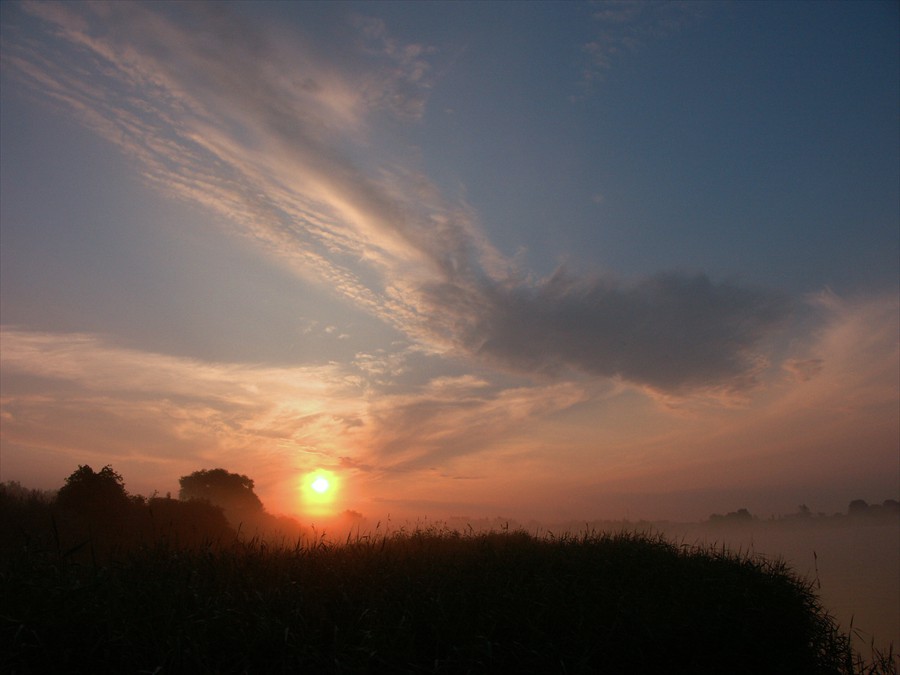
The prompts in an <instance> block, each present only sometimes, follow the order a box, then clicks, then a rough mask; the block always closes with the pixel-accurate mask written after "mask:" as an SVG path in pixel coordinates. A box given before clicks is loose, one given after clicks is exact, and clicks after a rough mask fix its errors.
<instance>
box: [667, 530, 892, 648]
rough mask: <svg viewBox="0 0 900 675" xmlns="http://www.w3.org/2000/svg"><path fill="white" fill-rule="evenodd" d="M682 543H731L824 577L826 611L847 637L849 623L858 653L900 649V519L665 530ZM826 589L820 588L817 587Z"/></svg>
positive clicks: (811, 576)
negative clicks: (870, 646)
mask: <svg viewBox="0 0 900 675" xmlns="http://www.w3.org/2000/svg"><path fill="white" fill-rule="evenodd" d="M662 529H663V531H664V532H665V533H666V534H667V535H668V536H669V537H670V538H671V539H673V540H674V541H680V542H682V543H684V544H697V545H709V544H714V545H718V546H722V545H725V546H726V547H727V548H728V549H730V550H731V551H735V552H738V551H740V552H750V553H753V554H757V555H763V556H765V557H766V558H770V559H779V558H780V559H783V560H785V562H787V563H788V564H789V565H790V567H791V568H792V569H793V570H794V572H796V573H797V574H798V575H799V576H801V577H805V578H807V579H812V580H814V579H818V583H817V593H818V594H819V598H820V599H821V601H822V604H823V606H824V607H825V608H826V609H827V610H828V612H829V613H830V614H831V615H832V616H834V617H835V618H836V619H837V621H838V623H839V624H840V626H841V629H842V630H843V631H845V632H849V631H850V627H851V621H852V627H853V634H854V639H855V644H856V647H857V649H859V650H860V651H862V652H863V653H864V654H866V655H867V654H868V649H869V645H870V643H872V641H873V640H874V645H875V647H876V648H878V649H882V650H883V649H885V648H886V647H887V646H888V645H889V644H891V643H893V645H894V651H895V652H896V651H897V648H898V647H900V521H898V519H896V518H890V519H887V520H873V521H867V519H859V520H858V521H857V522H851V521H849V519H844V520H842V521H839V522H835V523H829V522H805V523H804V522H802V521H801V522H797V523H784V522H765V521H763V522H756V523H753V524H747V525H741V526H731V525H727V526H724V527H719V526H716V527H713V526H707V525H702V526H701V525H698V526H689V525H685V526H682V527H677V526H673V527H671V528H669V527H663V528H662ZM819 584H820V586H819Z"/></svg>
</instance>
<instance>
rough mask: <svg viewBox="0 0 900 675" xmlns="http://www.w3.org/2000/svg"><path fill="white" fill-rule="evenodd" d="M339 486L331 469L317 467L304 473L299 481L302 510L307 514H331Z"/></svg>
mask: <svg viewBox="0 0 900 675" xmlns="http://www.w3.org/2000/svg"><path fill="white" fill-rule="evenodd" d="M339 487H340V481H339V479H338V477H337V475H335V474H334V473H333V472H331V471H327V470H325V469H317V470H316V471H312V472H311V473H308V474H306V475H305V476H303V478H302V480H301V482H300V497H301V499H302V500H303V510H304V511H305V512H306V513H307V514H309V515H316V516H326V515H331V514H332V512H333V511H334V508H335V506H336V503H335V500H336V497H337V494H338V492H339V491H340V490H339Z"/></svg>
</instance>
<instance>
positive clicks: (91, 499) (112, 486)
mask: <svg viewBox="0 0 900 675" xmlns="http://www.w3.org/2000/svg"><path fill="white" fill-rule="evenodd" d="M56 503H57V504H58V505H59V506H60V507H62V508H64V509H69V510H71V511H75V512H78V513H80V514H83V515H87V516H104V515H108V514H111V513H116V512H121V511H122V510H125V509H127V508H129V506H130V504H131V502H130V500H129V499H128V493H127V492H126V491H125V481H124V480H123V479H122V476H121V475H120V474H119V473H118V472H116V471H114V470H113V468H112V467H111V466H109V465H108V464H107V465H106V466H104V467H103V468H102V469H100V471H97V472H94V470H93V469H92V468H91V467H90V466H88V465H87V464H84V465H79V466H78V469H77V470H75V471H74V472H72V474H71V475H70V476H69V477H68V478H66V484H65V485H63V486H62V487H61V488H60V489H59V493H58V494H57V496H56Z"/></svg>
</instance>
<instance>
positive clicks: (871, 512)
mask: <svg viewBox="0 0 900 675" xmlns="http://www.w3.org/2000/svg"><path fill="white" fill-rule="evenodd" d="M898 516H900V501H897V500H896V499H885V500H884V501H883V502H882V503H881V504H869V503H868V502H866V501H865V500H864V499H854V500H853V501H851V502H850V504H849V505H848V506H847V513H846V514H843V513H835V514H834V515H831V516H828V515H826V514H824V513H818V514H815V515H814V514H813V513H812V511H811V510H810V508H809V507H808V506H807V505H806V504H801V505H800V506H799V507H798V508H797V513H792V514H790V515H787V516H782V517H781V518H780V519H779V520H806V519H817V520H838V519H842V518H855V519H859V518H870V519H878V518H896V517H898ZM757 520H759V519H758V518H757V517H756V516H754V515H753V514H751V513H750V512H749V511H748V510H747V509H738V510H737V511H731V512H729V513H726V514H725V515H721V514H718V513H714V514H712V515H711V516H710V517H709V522H710V523H714V524H739V523H752V522H754V521H757Z"/></svg>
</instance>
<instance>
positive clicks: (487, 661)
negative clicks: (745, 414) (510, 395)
mask: <svg viewBox="0 0 900 675" xmlns="http://www.w3.org/2000/svg"><path fill="white" fill-rule="evenodd" d="M0 614H2V617H0V621H2V641H0V654H2V656H0V671H2V672H11V673H49V672H85V673H88V672H90V673H101V672H115V673H129V672H130V673H137V672H153V673H169V672H171V673H218V672H221V673H232V672H234V673H243V672H247V673H278V672H298V673H299V672H310V673H320V672H321V673H329V672H330V673H364V672H391V673H393V672H411V673H432V672H436V673H470V672H471V673H480V672H519V673H524V672H529V673H554V672H558V673H597V672H601V673H602V672H609V673H791V674H797V673H853V672H871V673H877V672H892V668H893V666H892V658H891V657H890V656H889V655H888V656H886V657H882V658H880V659H879V663H871V664H863V663H862V662H861V661H860V660H859V659H858V658H857V657H855V656H854V655H853V654H852V653H851V649H850V643H849V639H848V638H847V637H846V636H845V635H843V634H841V633H840V632H839V631H838V630H837V629H836V628H835V626H834V623H833V622H832V620H831V618H830V617H829V616H828V615H827V614H826V613H825V612H824V610H823V609H822V608H821V607H820V606H819V604H818V602H817V599H816V597H815V595H814V593H813V592H812V589H811V587H810V585H809V584H807V583H805V582H803V581H800V580H798V579H797V578H796V577H794V576H793V575H792V574H791V573H790V571H789V570H786V569H784V568H783V567H782V566H780V565H778V564H771V563H765V562H759V561H754V560H752V559H750V558H746V557H744V558H739V557H734V556H732V555H729V554H724V553H720V552H715V551H696V550H694V551H689V550H680V549H678V548H676V547H674V546H673V545H671V544H669V543H667V542H665V541H662V540H660V539H651V538H646V537H644V536H637V535H616V536H601V535H598V536H593V535H592V536H582V537H578V538H575V537H573V538H557V539H543V540H538V539H535V538H533V537H531V536H529V535H526V534H523V533H494V534H481V535H469V536H459V535H456V534H452V533H436V532H414V533H411V534H404V533H399V534H394V535H392V536H389V537H384V538H380V539H377V540H364V541H356V542H352V543H350V544H347V545H343V546H337V545H326V544H323V543H320V544H319V545H313V546H297V547H294V548H286V547H284V548H270V547H268V546H267V545H265V544H262V543H259V542H255V541H251V542H245V543H239V542H232V543H231V544H228V545H210V546H208V547H206V548H203V549H175V548H172V547H171V546H170V545H168V544H158V545H153V546H148V547H145V548H137V549H134V550H131V551H129V552H127V553H124V554H123V555H122V556H121V557H120V558H114V559H110V560H108V561H107V562H106V563H105V564H99V563H98V564H87V563H74V562H70V561H68V560H67V558H66V555H65V553H64V552H58V553H55V554H51V553H48V552H47V551H38V550H29V549H27V548H26V549H23V550H19V551H17V552H10V551H6V552H5V554H4V558H3V563H2V576H0Z"/></svg>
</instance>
